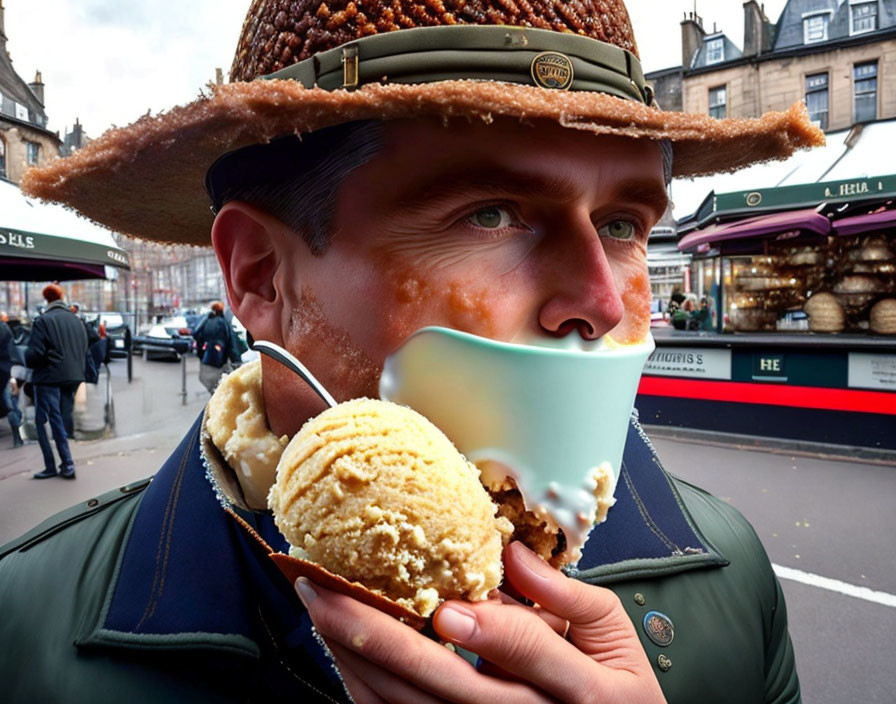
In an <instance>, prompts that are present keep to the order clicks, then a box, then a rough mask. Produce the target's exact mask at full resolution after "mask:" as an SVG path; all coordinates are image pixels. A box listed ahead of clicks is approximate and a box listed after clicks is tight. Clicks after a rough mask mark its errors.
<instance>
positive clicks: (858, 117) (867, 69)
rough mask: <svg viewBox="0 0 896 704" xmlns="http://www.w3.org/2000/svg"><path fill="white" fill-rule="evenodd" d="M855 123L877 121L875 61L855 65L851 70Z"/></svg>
mask: <svg viewBox="0 0 896 704" xmlns="http://www.w3.org/2000/svg"><path fill="white" fill-rule="evenodd" d="M852 79H853V80H852V86H853V96H854V98H855V121H856V122H869V121H870V120H876V119H877V61H869V62H867V63H864V64H856V65H855V66H853V69H852Z"/></svg>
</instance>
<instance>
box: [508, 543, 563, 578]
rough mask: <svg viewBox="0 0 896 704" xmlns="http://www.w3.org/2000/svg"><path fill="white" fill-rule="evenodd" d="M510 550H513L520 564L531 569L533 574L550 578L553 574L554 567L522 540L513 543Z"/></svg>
mask: <svg viewBox="0 0 896 704" xmlns="http://www.w3.org/2000/svg"><path fill="white" fill-rule="evenodd" d="M510 550H512V551H513V555H514V557H516V559H517V560H519V561H520V564H521V565H522V566H523V567H525V568H526V569H527V570H529V572H531V573H532V575H533V576H535V577H538V578H539V579H549V578H550V577H551V576H553V572H554V568H553V567H551V566H550V565H549V564H548V563H547V562H545V561H544V560H542V559H541V558H540V557H539V556H538V555H536V554H535V553H534V552H532V551H531V550H530V549H529V548H527V547H526V546H525V545H523V544H522V543H521V542H519V541H517V542H514V543H511V544H510Z"/></svg>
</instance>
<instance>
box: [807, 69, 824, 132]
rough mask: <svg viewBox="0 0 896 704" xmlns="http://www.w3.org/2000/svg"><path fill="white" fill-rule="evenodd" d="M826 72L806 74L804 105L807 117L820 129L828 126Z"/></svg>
mask: <svg viewBox="0 0 896 704" xmlns="http://www.w3.org/2000/svg"><path fill="white" fill-rule="evenodd" d="M828 104H829V99H828V74H826V73H816V74H814V75H812V76H806V107H807V108H808V109H809V119H810V120H812V121H813V122H814V123H815V124H816V125H818V126H819V127H820V128H821V129H823V130H826V129H827V128H828Z"/></svg>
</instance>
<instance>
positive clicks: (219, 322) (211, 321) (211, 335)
mask: <svg viewBox="0 0 896 704" xmlns="http://www.w3.org/2000/svg"><path fill="white" fill-rule="evenodd" d="M211 308H212V309H211V311H210V312H209V314H208V315H207V316H206V317H205V318H203V319H202V320H201V321H200V323H199V325H197V326H196V329H195V330H194V331H193V339H194V340H196V348H197V350H198V352H199V360H200V361H199V381H201V382H202V385H203V386H204V387H205V388H206V389H208V392H209V393H214V391H215V388H216V387H217V386H218V382H219V381H220V380H221V377H222V376H223V375H224V374H225V373H226V372H227V371H229V370H230V361H231V357H232V354H231V353H232V351H233V332H232V329H231V327H230V324H229V323H228V322H227V320H226V319H225V318H224V304H223V303H221V301H215V302H214V303H212V306H211Z"/></svg>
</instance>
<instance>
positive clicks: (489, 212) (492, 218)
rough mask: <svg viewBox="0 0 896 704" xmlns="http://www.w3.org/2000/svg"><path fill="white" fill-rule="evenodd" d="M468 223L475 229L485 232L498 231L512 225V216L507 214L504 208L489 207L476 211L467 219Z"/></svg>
mask: <svg viewBox="0 0 896 704" xmlns="http://www.w3.org/2000/svg"><path fill="white" fill-rule="evenodd" d="M469 221H470V222H471V223H472V224H473V225H475V226H476V227H481V228H483V229H485V230H500V229H501V228H502V227H508V226H509V225H512V224H513V216H512V215H511V214H510V213H509V212H507V209H506V208H498V207H496V206H490V207H488V208H480V209H479V210H477V211H476V212H475V213H473V214H472V215H471V216H470V217H469Z"/></svg>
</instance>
